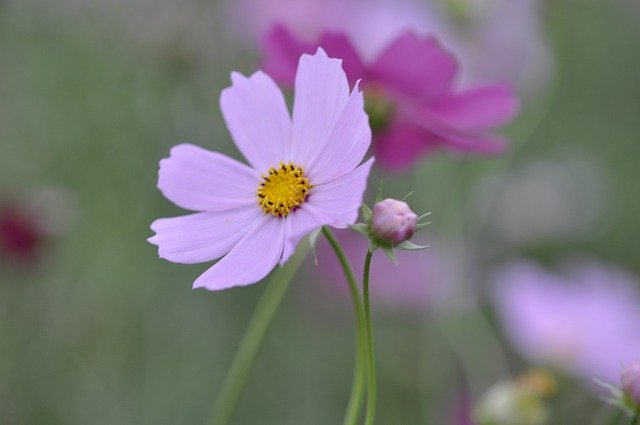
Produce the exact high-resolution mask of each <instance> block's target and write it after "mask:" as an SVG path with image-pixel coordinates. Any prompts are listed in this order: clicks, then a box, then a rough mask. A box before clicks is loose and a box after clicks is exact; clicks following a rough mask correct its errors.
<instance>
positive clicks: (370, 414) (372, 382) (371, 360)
mask: <svg viewBox="0 0 640 425" xmlns="http://www.w3.org/2000/svg"><path fill="white" fill-rule="evenodd" d="M372 256H373V250H371V249H369V250H368V251H367V257H366V258H365V260H364V271H363V273H362V297H363V300H364V322H365V331H366V338H367V340H366V348H365V351H366V354H367V370H368V375H369V387H368V391H367V415H366V417H365V424H366V425H373V424H374V423H375V421H376V355H375V351H374V347H373V332H372V330H371V303H370V301H369V270H370V268H371V257H372Z"/></svg>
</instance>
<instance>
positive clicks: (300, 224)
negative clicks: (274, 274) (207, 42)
mask: <svg viewBox="0 0 640 425" xmlns="http://www.w3.org/2000/svg"><path fill="white" fill-rule="evenodd" d="M231 79H232V85H231V87H229V88H226V89H225V90H223V92H222V94H221V96H220V107H221V109H222V113H223V116H224V119H225V121H226V124H227V127H228V128H229V131H230V133H231V136H232V138H233V140H234V142H235V144H236V146H237V147H238V149H239V150H240V152H242V154H243V155H244V157H245V158H246V159H247V161H248V162H249V164H250V165H249V166H247V165H244V164H242V163H240V162H237V161H235V160H233V159H231V158H229V157H226V156H224V155H221V154H219V153H216V152H210V151H207V150H205V149H202V148H199V147H196V146H193V145H188V144H183V145H178V146H176V147H174V148H173V149H172V150H171V156H170V157H169V158H166V159H163V160H162V161H161V162H160V171H159V179H158V187H159V189H160V190H161V191H162V193H163V194H164V195H165V197H166V198H167V199H169V200H170V201H172V202H173V203H175V204H176V205H178V206H180V207H182V208H185V209H189V210H193V211H198V212H196V213H194V214H190V215H186V216H182V217H175V218H165V219H159V220H156V221H155V222H154V223H153V224H152V225H151V228H152V229H153V230H154V231H155V232H156V235H155V236H153V237H151V238H150V239H149V241H150V242H151V243H153V244H155V245H158V251H159V255H160V257H162V258H164V259H167V260H169V261H173V262H177V263H201V262H206V261H211V260H214V259H217V258H220V257H222V259H221V260H220V261H218V262H217V263H216V264H215V265H213V266H212V267H211V268H209V269H208V270H207V271H206V272H205V273H204V274H202V275H201V276H200V277H199V278H198V279H197V280H196V281H195V282H194V285H193V286H194V288H199V287H204V288H207V289H209V290H220V289H226V288H230V287H233V286H240V285H248V284H251V283H255V282H257V281H259V280H261V279H262V278H263V277H265V276H266V275H267V274H268V273H269V272H270V271H271V270H272V269H273V268H274V267H275V265H276V264H277V263H280V264H281V265H282V264H283V263H284V262H286V261H287V259H288V258H289V257H290V256H291V254H293V252H294V250H295V248H296V245H297V244H298V242H299V241H300V239H301V238H303V237H304V236H305V235H306V234H308V233H309V232H310V231H312V230H314V229H317V228H319V227H321V226H323V225H330V226H333V227H337V228H344V227H347V226H349V225H350V224H353V223H354V222H355V220H356V218H357V214H358V208H359V207H360V204H361V202H362V196H363V193H364V190H365V188H366V181H367V176H368V174H369V170H370V168H371V166H372V164H373V158H371V159H369V160H368V161H367V162H366V163H364V164H362V165H360V166H358V164H360V162H361V161H362V159H363V157H364V155H365V153H366V151H367V149H368V148H369V144H370V143H371V130H370V128H369V124H368V118H367V115H366V113H365V112H364V99H363V95H362V92H361V91H360V90H359V88H358V84H357V83H356V85H355V87H354V89H353V91H352V92H351V93H349V83H348V80H347V77H346V75H345V73H344V71H343V69H342V67H341V61H340V60H338V59H331V58H329V57H327V55H326V53H325V52H324V51H323V50H322V49H318V51H317V53H316V54H315V55H313V56H310V55H302V56H301V58H300V64H299V67H298V73H297V75H296V82H295V86H296V90H295V92H296V94H295V96H296V97H295V101H294V105H293V116H292V117H290V116H289V113H288V111H287V107H286V104H285V100H284V97H283V95H282V93H281V92H280V90H279V89H278V88H277V86H276V85H275V83H274V82H273V81H272V80H271V78H270V77H269V76H267V75H266V74H264V73H263V72H261V71H258V72H256V73H255V74H253V75H251V76H250V77H248V78H247V77H245V76H243V75H241V74H239V73H233V74H232V75H231Z"/></svg>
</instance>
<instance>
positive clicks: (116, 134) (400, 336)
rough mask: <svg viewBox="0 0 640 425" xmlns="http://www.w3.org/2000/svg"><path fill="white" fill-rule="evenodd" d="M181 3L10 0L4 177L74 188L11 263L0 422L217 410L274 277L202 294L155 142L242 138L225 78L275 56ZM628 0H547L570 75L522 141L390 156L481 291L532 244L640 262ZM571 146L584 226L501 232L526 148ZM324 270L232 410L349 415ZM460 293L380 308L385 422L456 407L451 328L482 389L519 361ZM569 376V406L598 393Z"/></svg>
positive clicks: (435, 418) (4, 64)
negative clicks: (456, 301) (40, 238)
mask: <svg viewBox="0 0 640 425" xmlns="http://www.w3.org/2000/svg"><path fill="white" fill-rule="evenodd" d="M133 3H136V2H133ZM175 3H176V4H181V3H180V2H177V1H176V2H175ZM186 3H191V2H186ZM186 3H185V5H184V7H191V8H195V9H193V10H195V12H193V11H191V12H190V13H191V14H188V13H187V14H185V15H179V14H178V15H179V16H180V17H181V19H182V20H181V21H179V22H178V23H177V24H176V23H172V24H171V25H169V26H168V27H163V26H162V22H157V21H153V22H147V21H145V16H147V15H145V14H144V13H141V14H139V16H138V15H136V14H134V13H130V12H129V11H128V9H127V7H131V8H134V9H135V7H134V6H132V5H130V4H128V3H125V2H116V1H114V2H113V4H112V5H109V6H105V5H108V4H109V2H105V3H103V4H101V5H100V6H99V7H98V6H96V5H93V6H92V5H91V4H89V3H83V2H81V1H78V2H74V1H73V0H64V1H59V2H38V1H36V0H27V1H6V0H5V1H0V194H16V193H17V194H21V193H28V192H30V191H32V190H35V189H39V188H56V189H58V190H61V191H64V193H65V197H66V198H65V199H68V200H69V201H68V205H67V207H68V210H69V220H68V221H69V224H68V228H67V229H66V230H65V231H64V232H63V233H62V234H61V235H58V236H56V237H52V238H50V239H48V240H47V243H46V245H45V246H44V247H43V251H42V252H41V256H40V258H39V261H38V262H37V263H36V264H33V265H30V266H28V267H24V266H18V267H16V266H14V265H11V264H8V263H2V262H0V424H88V423H91V424H178V423H180V424H191V423H194V424H200V423H204V421H205V419H206V417H207V415H208V412H209V410H210V408H211V406H212V403H213V400H214V398H215V396H216V394H217V392H218V390H219V388H220V383H221V380H222V377H223V376H224V373H225V370H226V368H227V367H228V365H229V363H230V361H231V358H232V356H233V353H234V350H235V349H236V347H237V344H238V342H239V340H240V338H241V335H242V332H243V330H244V328H245V326H246V323H247V321H248V318H249V316H250V314H251V311H252V309H253V307H254V305H255V302H256V300H257V299H258V297H259V296H260V293H261V292H262V290H263V289H264V286H263V285H264V284H260V285H256V286H250V287H247V288H239V289H233V290H229V291H224V292H220V293H209V292H206V291H192V290H191V283H192V282H193V280H194V278H195V277H196V276H197V275H198V274H199V273H201V272H202V271H204V270H205V269H206V268H207V265H204V264H203V265H195V266H193V265H190V266H185V265H177V264H171V263H168V262H165V261H163V260H159V259H158V258H157V252H156V248H155V247H154V246H152V245H150V244H149V243H147V242H146V238H147V237H149V236H150V235H151V231H150V230H149V224H150V223H151V222H152V221H153V220H154V219H155V218H158V217H166V216H173V215H179V214H181V213H182V212H181V211H180V210H179V209H178V208H176V207H173V206H172V205H171V204H170V202H168V201H167V200H165V199H164V198H163V197H162V195H161V194H160V192H159V191H158V190H157V189H156V188H155V184H156V178H157V167H158V165H157V164H158V161H159V160H160V159H161V158H163V157H165V156H167V155H168V151H169V148H170V147H171V146H172V145H174V144H177V143H179V142H183V141H189V142H192V143H195V144H198V145H201V146H203V147H206V148H209V149H214V150H220V151H223V152H226V153H229V154H231V155H234V156H236V157H239V154H238V152H237V151H236V150H235V148H234V147H233V145H232V143H231V140H230V137H229V135H228V133H227V131H226V128H225V126H224V123H223V121H222V119H221V115H220V111H219V107H218V95H219V93H220V90H222V89H223V88H224V87H226V86H227V85H228V84H229V80H228V75H229V73H230V72H231V71H232V70H239V71H241V72H243V73H249V72H252V71H253V70H254V69H256V68H257V67H258V56H257V54H256V52H253V51H251V50H250V49H248V48H245V47H243V45H242V44H240V43H238V42H234V41H233V39H230V38H229V37H228V35H226V34H224V33H223V30H222V28H223V26H224V25H223V24H224V23H223V22H222V20H223V17H222V16H223V15H221V14H220V15H218V14H215V13H212V12H214V11H215V10H216V9H215V8H213V7H210V6H206V7H205V6H204V5H203V4H190V5H189V6H186ZM193 3H196V2H193ZM629 3H630V4H629V5H626V4H624V2H623V1H613V0H600V1H597V0H554V1H549V2H548V3H546V7H545V22H546V32H547V37H548V40H549V43H550V45H551V47H552V49H553V52H554V53H553V54H554V56H555V61H556V64H555V67H556V73H555V77H554V79H553V82H552V83H551V85H550V88H549V89H548V90H541V91H540V93H537V95H535V96H529V97H526V98H525V99H524V100H523V107H524V110H523V114H522V116H521V117H520V119H519V120H518V121H517V122H515V123H514V124H513V125H512V126H511V127H510V128H509V129H508V130H507V132H508V134H510V135H512V136H513V142H512V149H511V150H510V152H509V153H508V154H507V155H506V156H504V157H501V158H494V159H490V158H471V157H470V158H456V157H452V156H439V157H433V158H430V159H427V160H425V161H422V162H421V163H420V164H419V165H417V166H416V167H415V168H414V169H413V170H412V172H411V174H409V175H382V174H380V173H378V174H377V175H376V178H378V177H381V176H382V177H383V178H384V180H385V182H386V184H385V190H386V192H387V194H388V195H393V196H398V197H402V196H403V195H404V194H405V193H406V192H407V191H409V190H415V191H416V194H415V196H414V198H413V206H414V207H415V209H416V210H418V211H423V210H430V211H432V212H433V219H432V220H433V224H432V227H431V229H430V232H431V233H430V237H433V238H434V240H447V241H450V243H452V244H454V245H456V246H457V247H459V248H461V249H462V250H463V251H465V252H467V253H469V255H470V256H471V257H473V258H476V257H480V258H481V260H482V261H481V262H480V263H481V268H480V270H479V271H478V272H477V273H473V274H469V275H468V276H467V278H466V280H465V281H464V282H463V284H464V285H466V287H467V288H468V291H471V292H473V286H475V285H483V284H484V283H486V279H487V276H489V275H490V272H491V267H492V266H493V265H495V264H499V263H501V262H502V261H504V260H505V259H507V258H512V257H518V256H528V257H532V258H537V259H539V260H541V261H544V262H548V263H553V262H554V261H555V259H557V258H561V257H563V256H566V255H580V256H587V257H592V258H598V259H602V260H605V261H608V262H612V263H615V264H619V265H622V266H624V267H626V268H627V269H629V270H631V271H634V272H635V273H640V249H639V248H638V241H639V240H638V234H640V220H638V217H639V216H640V190H639V189H638V183H639V182H640V167H639V164H640V162H639V161H640V136H639V135H640V11H639V10H637V8H635V9H634V7H635V6H636V5H634V4H632V2H629ZM203 13H211V15H210V17H209V21H207V24H206V25H200V26H199V27H198V28H193V27H192V26H191V22H190V17H194V16H197V15H201V14H203ZM169 16H172V15H171V13H169ZM575 161H578V164H579V165H578V166H577V169H578V170H579V171H577V172H576V176H574V177H575V178H574V177H572V176H571V173H572V172H574V171H575V170H576V167H575V166H573V165H572V166H567V168H566V173H568V174H569V175H570V176H569V178H570V179H573V180H572V181H574V182H575V183H576V184H575V185H573V186H570V191H569V193H570V194H573V193H575V195H576V196H577V197H578V199H587V201H586V202H587V203H586V204H580V205H586V208H587V209H585V210H584V211H581V210H580V208H578V211H577V214H576V220H579V219H580V218H581V215H582V214H585V215H588V216H589V217H592V219H590V220H588V221H587V222H585V225H584V226H583V227H581V228H580V229H579V231H576V232H571V233H570V234H569V235H568V236H565V235H560V236H559V237H554V236H558V235H554V234H551V235H545V234H541V237H540V238H534V239H533V240H532V239H531V238H529V237H527V238H525V239H526V240H525V241H524V242H522V241H520V243H518V244H511V245H508V246H509V248H508V249H506V248H504V246H505V244H504V243H501V242H502V241H501V240H499V239H500V237H499V236H496V233H495V232H494V227H495V226H494V224H495V223H494V222H495V220H492V217H493V216H495V215H499V214H500V213H501V212H500V211H496V210H495V209H496V205H498V206H499V205H501V204H500V203H499V202H497V200H499V199H500V197H501V196H502V195H501V191H505V190H506V189H505V188H506V187H507V186H508V185H509V181H510V178H511V177H512V176H518V175H522V173H524V174H526V173H527V172H528V171H527V170H529V168H528V167H530V164H536V163H540V162H542V163H549V162H550V163H552V164H555V165H554V166H555V167H556V169H560V170H562V169H563V166H564V164H574V163H575ZM585 164H586V165H585ZM585 167H586V169H587V170H588V172H587V178H585V179H582V176H583V174H581V173H582V171H583V170H584V168H585ZM523 170H524V171H523ZM593 176H595V177H593ZM371 185H372V186H375V181H374V179H372V184H371ZM513 190H516V191H518V189H517V187H516V189H513ZM592 194H593V196H591V195H592ZM370 195H371V194H370ZM520 195H521V196H522V199H523V202H525V204H526V205H533V206H534V207H535V206H536V205H537V203H536V198H535V195H534V194H532V195H531V196H528V195H527V193H526V192H522V193H520ZM594 197H595V198H594ZM368 199H369V200H371V196H369V198H368ZM594 199H595V200H594ZM487 200H488V202H487ZM494 200H495V202H494ZM538 208H539V209H540V211H545V208H546V206H545V204H544V202H542V201H541V202H540V205H539V206H538ZM594 210H595V213H594ZM570 221H572V220H570ZM569 224H570V223H569V222H568V223H567V226H568V225H569ZM508 233H509V232H507V236H509V234H508ZM551 233H553V232H551ZM516 239H517V238H516ZM416 255H420V254H416ZM376 260H379V261H386V260H385V259H384V258H383V257H380V258H376ZM320 266H322V263H321V264H320ZM307 267H311V266H310V265H308V266H307ZM308 270H309V269H308V268H307V269H303V270H302V271H301V272H299V273H298V276H297V278H296V281H295V283H294V288H293V290H292V291H291V292H290V294H289V295H288V297H287V298H286V300H285V303H284V304H283V307H282V308H281V311H280V312H279V314H278V315H277V317H276V320H275V321H274V323H273V324H272V326H271V328H270V332H269V334H268V337H267V340H266V341H265V344H264V346H263V348H262V350H261V353H260V356H259V358H258V361H257V363H256V365H255V368H254V370H253V372H252V374H251V376H250V380H249V382H248V386H247V389H246V391H245V392H244V393H243V395H242V398H241V399H240V403H239V406H238V409H237V414H236V416H235V417H234V420H233V423H234V424H254V423H255V424H257V423H259V424H279V425H285V424H306V425H313V424H318V425H320V424H323V425H326V424H335V423H339V422H340V420H341V418H342V414H343V411H344V405H345V402H346V399H347V397H348V392H349V385H350V381H351V371H352V367H353V340H354V337H353V333H354V331H353V326H352V316H351V311H350V310H349V308H348V307H349V306H348V303H346V302H344V301H343V300H338V301H336V299H334V298H333V297H332V296H331V295H330V294H329V293H324V292H321V293H318V292H317V291H316V290H315V289H314V288H313V286H314V285H320V284H322V282H320V281H319V280H318V279H317V278H312V277H311V273H310V272H309V271H308ZM266 284H268V283H266ZM374 290H375V288H374ZM468 291H467V292H468ZM311 294H313V299H310V297H312V295H311ZM318 294H320V295H318ZM311 304H313V305H314V306H318V305H319V306H321V307H320V308H312V307H310V305H311ZM443 310H445V311H440V309H436V308H434V309H431V310H429V311H424V312H415V311H413V312H401V313H398V312H385V311H382V310H379V311H377V312H376V314H375V322H376V323H375V327H376V337H377V346H378V350H379V354H378V361H379V374H380V395H379V400H380V406H379V412H380V414H379V423H380V424H413V423H425V424H436V425H439V424H443V423H447V419H446V418H448V417H449V413H450V408H451V406H452V403H453V401H454V398H455V395H456V388H457V385H456V370H455V367H454V366H455V365H454V363H453V361H452V359H451V356H450V352H449V346H448V345H447V344H451V345H453V346H454V347H456V349H457V351H458V353H459V355H460V356H461V358H462V360H463V362H464V363H465V364H466V365H467V367H468V369H469V370H468V373H469V379H470V382H471V387H472V389H473V390H474V391H475V392H481V391H482V389H483V388H486V387H487V386H489V385H490V384H491V383H493V382H495V381H496V380H498V379H500V378H502V377H504V376H505V375H506V373H507V367H506V364H505V363H504V361H503V360H502V358H501V356H500V354H499V352H498V349H497V348H496V347H497V345H496V344H497V339H496V338H497V337H496V335H495V334H494V333H493V331H492V330H491V329H490V327H489V325H488V324H487V323H485V322H483V321H482V320H479V319H478V310H477V309H476V308H475V307H473V306H471V307H468V308H455V309H443ZM434 317H435V319H434ZM445 341H446V342H445ZM572 385H574V384H572V383H570V382H567V383H566V386H568V387H569V388H573V389H574V390H575V391H568V392H564V393H563V394H561V396H560V398H559V401H558V402H557V406H555V414H556V415H557V416H556V420H554V423H558V424H560V423H565V422H564V419H562V418H566V417H570V418H572V419H575V417H576V414H577V413H576V412H575V406H577V405H579V403H581V402H583V401H584V400H585V399H586V400H591V398H590V397H592V396H590V395H588V394H586V393H584V392H583V391H581V390H580V389H579V387H578V386H575V388H574V387H571V386H572ZM565 388H567V387H565ZM593 408H594V409H595V407H593ZM571 409H574V411H573V412H572V413H569V412H570V410H571ZM579 414H584V415H585V417H588V415H589V408H587V409H586V411H585V410H584V409H582V410H581V411H580V413H579ZM563 415H567V416H563ZM576 423H579V422H576Z"/></svg>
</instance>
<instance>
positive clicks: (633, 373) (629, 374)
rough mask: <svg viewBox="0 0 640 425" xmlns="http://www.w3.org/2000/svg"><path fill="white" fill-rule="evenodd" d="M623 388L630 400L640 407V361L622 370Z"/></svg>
mask: <svg viewBox="0 0 640 425" xmlns="http://www.w3.org/2000/svg"><path fill="white" fill-rule="evenodd" d="M621 380H622V390H623V391H624V395H625V396H626V397H628V399H629V401H631V402H632V403H634V404H636V405H637V406H639V407H640V362H636V363H634V364H632V365H630V366H627V367H626V368H625V369H624V370H623V371H622V378H621Z"/></svg>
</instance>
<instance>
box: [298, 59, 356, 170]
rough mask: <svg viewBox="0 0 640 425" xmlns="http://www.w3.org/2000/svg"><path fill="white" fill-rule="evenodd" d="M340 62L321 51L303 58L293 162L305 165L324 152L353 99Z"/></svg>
mask: <svg viewBox="0 0 640 425" xmlns="http://www.w3.org/2000/svg"><path fill="white" fill-rule="evenodd" d="M341 62H342V61H340V60H339V59H332V58H329V57H328V56H327V54H326V53H325V52H324V50H322V49H321V48H319V49H318V51H317V53H316V54H315V55H313V56H310V55H307V54H304V55H302V56H301V57H300V63H299V65H298V73H297V74H296V86H295V101H294V106H293V149H292V155H291V159H292V160H295V161H296V162H297V163H298V164H299V165H302V166H305V165H306V164H307V163H308V162H309V161H310V160H312V159H313V158H315V157H316V156H317V154H318V152H321V151H322V150H323V149H324V147H325V144H326V141H327V136H329V133H330V132H331V130H332V129H333V126H334V125H335V123H336V121H337V120H338V118H339V117H340V114H341V113H342V109H343V108H344V105H345V104H346V103H347V99H348V98H349V83H348V82H347V77H346V75H345V73H344V71H343V70H342V67H341Z"/></svg>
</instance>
